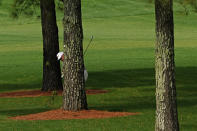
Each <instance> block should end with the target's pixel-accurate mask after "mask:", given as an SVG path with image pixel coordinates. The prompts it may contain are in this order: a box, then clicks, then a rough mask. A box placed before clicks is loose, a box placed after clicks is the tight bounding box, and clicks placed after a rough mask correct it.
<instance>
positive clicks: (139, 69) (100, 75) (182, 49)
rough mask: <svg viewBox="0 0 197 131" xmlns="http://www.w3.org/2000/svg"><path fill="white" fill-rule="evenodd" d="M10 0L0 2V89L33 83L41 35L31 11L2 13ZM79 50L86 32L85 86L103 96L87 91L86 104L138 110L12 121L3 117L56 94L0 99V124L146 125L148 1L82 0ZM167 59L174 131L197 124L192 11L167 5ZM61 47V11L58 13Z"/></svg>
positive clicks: (150, 103) (150, 51) (37, 84)
mask: <svg viewBox="0 0 197 131" xmlns="http://www.w3.org/2000/svg"><path fill="white" fill-rule="evenodd" d="M9 5H11V0H3V2H2V5H1V6H0V16H1V20H0V61H1V62H0V92H8V91H16V90H24V89H25V90H29V89H40V88H41V82H42V35H41V24H40V20H39V19H36V16H34V17H32V18H26V17H25V16H20V18H19V19H18V20H13V19H11V18H9V17H8V15H9V14H8V11H9ZM82 10H83V29H84V48H85V47H86V45H87V43H88V41H89V39H90V36H91V35H94V40H93V43H92V45H91V46H90V48H89V50H88V52H87V56H86V57H85V65H86V68H87V70H88V71H89V79H88V81H87V87H86V88H88V89H106V90H109V93H107V94H100V95H91V96H88V105H89V108H90V109H97V110H108V111H128V112H141V113H142V114H141V115H138V116H128V117H122V118H110V119H92V120H53V121H15V120H10V119H8V117H11V116H16V115H24V114H31V113H37V112H42V111H46V110H50V109H56V108H59V107H60V106H61V103H62V99H61V97H58V96H56V97H55V101H53V102H52V101H51V100H52V99H51V97H39V98H0V130H2V131H9V130H10V131H11V130H28V131H31V130H33V131H34V130H36V131H37V130H42V131H44V130H47V131H48V130H52V131H55V130H69V131H72V130H73V131H76V130H82V131H83V130H84V131H87V130H98V131H100V130H104V131H105V130H106V131H108V130H133V131H143V130H144V131H147V130H148V131H149V130H150V131H152V130H154V117H155V116H154V115H155V95H154V94H155V93H154V92H155V80H154V43H155V28H154V25H155V20H154V19H155V18H154V5H153V4H149V3H148V2H146V1H145V0H108V1H105V0H91V1H90V0H84V1H83V2H82ZM174 10H175V13H174V16H175V54H176V56H175V58H176V84H177V96H178V111H179V122H180V128H181V130H185V131H196V130H197V126H196V123H197V115H196V114H197V110H196V109H197V103H196V101H197V81H196V78H197V66H196V65H197V61H196V58H197V53H196V52H197V44H196V43H197V37H196V36H197V26H196V23H197V19H196V17H197V15H196V14H195V13H193V12H191V13H190V15H189V16H185V15H184V12H183V11H184V10H183V8H182V7H180V6H179V5H178V4H177V3H175V4H174ZM57 16H58V20H59V21H58V25H59V36H60V46H61V48H62V41H63V40H62V34H63V33H62V23H61V17H62V14H61V12H60V11H58V14H57Z"/></svg>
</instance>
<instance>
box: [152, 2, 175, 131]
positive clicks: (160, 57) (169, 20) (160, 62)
mask: <svg viewBox="0 0 197 131" xmlns="http://www.w3.org/2000/svg"><path fill="white" fill-rule="evenodd" d="M155 15H156V37H157V39H156V50H155V59H156V63H155V70H156V121H155V131H178V130H179V123H178V113H177V103H176V86H175V63H174V22H173V9H172V0H155Z"/></svg>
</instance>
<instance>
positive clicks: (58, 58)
mask: <svg viewBox="0 0 197 131" xmlns="http://www.w3.org/2000/svg"><path fill="white" fill-rule="evenodd" d="M57 60H61V61H63V60H64V53H63V52H59V53H57Z"/></svg>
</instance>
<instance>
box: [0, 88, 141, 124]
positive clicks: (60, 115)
mask: <svg viewBox="0 0 197 131" xmlns="http://www.w3.org/2000/svg"><path fill="white" fill-rule="evenodd" d="M53 93H54V92H52V91H48V92H42V91H40V90H30V91H16V92H5V93H0V97H39V96H51V95H53ZM86 93H87V94H89V95H93V94H101V93H107V91H106V90H93V89H88V90H86ZM57 95H62V91H57ZM138 114H139V113H131V112H108V111H98V110H82V111H77V112H72V111H64V110H62V109H56V110H50V111H46V112H41V113H36V114H29V115H22V116H16V117H10V119H15V120H64V119H98V118H111V117H123V116H129V115H138Z"/></svg>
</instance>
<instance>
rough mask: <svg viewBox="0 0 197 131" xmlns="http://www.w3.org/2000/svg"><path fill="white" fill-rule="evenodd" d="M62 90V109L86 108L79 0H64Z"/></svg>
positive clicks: (76, 109) (75, 109)
mask: <svg viewBox="0 0 197 131" xmlns="http://www.w3.org/2000/svg"><path fill="white" fill-rule="evenodd" d="M63 25H64V54H65V59H64V67H63V68H64V69H63V70H64V91H63V109H64V110H71V111H78V110H83V109H87V100H86V93H85V81H84V60H83V46H82V41H83V30H82V19H81V0H64V19H63Z"/></svg>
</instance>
